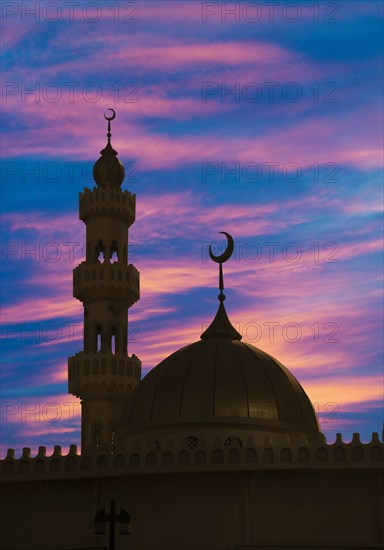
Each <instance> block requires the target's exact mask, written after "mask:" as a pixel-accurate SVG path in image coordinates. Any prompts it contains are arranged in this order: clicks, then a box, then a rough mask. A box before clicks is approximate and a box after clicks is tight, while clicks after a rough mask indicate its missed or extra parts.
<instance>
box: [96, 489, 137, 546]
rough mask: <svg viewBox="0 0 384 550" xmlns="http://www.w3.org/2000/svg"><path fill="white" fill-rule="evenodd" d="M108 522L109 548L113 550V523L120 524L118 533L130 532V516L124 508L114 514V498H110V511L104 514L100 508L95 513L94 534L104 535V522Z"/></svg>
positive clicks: (125, 533) (127, 533)
mask: <svg viewBox="0 0 384 550" xmlns="http://www.w3.org/2000/svg"><path fill="white" fill-rule="evenodd" d="M107 523H109V550H115V524H116V523H119V524H120V535H129V534H130V533H131V516H130V515H129V514H128V512H127V511H126V510H124V508H120V514H119V515H116V500H114V499H112V500H111V513H110V514H106V513H105V508H102V509H101V510H100V511H99V512H97V514H95V531H94V533H95V535H105V530H106V524H107Z"/></svg>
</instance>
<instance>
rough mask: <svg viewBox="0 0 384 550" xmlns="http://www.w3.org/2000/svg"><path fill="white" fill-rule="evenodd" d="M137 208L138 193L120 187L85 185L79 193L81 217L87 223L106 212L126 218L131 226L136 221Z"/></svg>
mask: <svg viewBox="0 0 384 550" xmlns="http://www.w3.org/2000/svg"><path fill="white" fill-rule="evenodd" d="M135 209H136V195H135V194H132V193H130V192H129V191H127V190H125V191H123V190H122V189H120V187H113V186H105V187H102V188H97V187H94V188H93V189H92V190H91V189H88V188H87V187H84V191H83V192H82V193H80V194H79V217H80V219H81V220H82V221H83V222H85V223H86V222H87V221H89V220H90V219H91V218H92V217H94V216H96V217H99V216H100V214H103V213H105V214H113V216H115V217H118V218H121V219H123V220H126V221H127V222H128V226H130V225H132V224H133V222H134V221H135Z"/></svg>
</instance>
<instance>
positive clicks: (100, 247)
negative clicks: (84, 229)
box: [95, 239, 105, 264]
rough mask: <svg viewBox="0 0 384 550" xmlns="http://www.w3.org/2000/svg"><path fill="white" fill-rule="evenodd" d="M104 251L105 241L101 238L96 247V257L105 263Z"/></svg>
mask: <svg viewBox="0 0 384 550" xmlns="http://www.w3.org/2000/svg"><path fill="white" fill-rule="evenodd" d="M104 251H105V246H104V243H103V241H102V240H101V239H99V240H98V241H97V244H96V248H95V257H96V258H97V260H98V261H99V262H100V263H101V264H102V263H104V260H105V255H104Z"/></svg>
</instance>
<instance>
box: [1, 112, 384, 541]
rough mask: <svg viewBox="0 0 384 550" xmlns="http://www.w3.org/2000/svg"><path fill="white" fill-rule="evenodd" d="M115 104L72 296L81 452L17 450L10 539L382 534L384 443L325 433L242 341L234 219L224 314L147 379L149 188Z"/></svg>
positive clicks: (280, 373)
mask: <svg viewBox="0 0 384 550" xmlns="http://www.w3.org/2000/svg"><path fill="white" fill-rule="evenodd" d="M111 112H112V116H110V117H105V118H106V119H107V120H108V134H107V137H108V141H107V145H106V147H105V148H104V149H103V150H102V151H101V156H100V158H99V159H98V160H97V162H96V163H95V165H94V170H93V175H94V179H95V182H96V187H94V188H93V189H92V190H89V189H87V188H84V191H83V192H82V193H80V201H79V209H80V213H79V216H80V219H81V220H82V221H83V222H84V223H85V225H86V244H87V246H86V259H85V261H83V262H82V263H81V264H80V265H78V266H77V267H76V268H75V269H74V272H73V296H74V297H75V298H77V299H78V300H80V301H81V302H82V303H83V305H84V345H83V350H82V351H80V352H79V353H77V354H76V355H74V356H73V357H70V358H69V360H68V388H69V392H70V393H71V394H73V395H75V396H76V397H79V398H80V399H81V407H82V418H81V453H80V454H78V452H77V448H76V445H71V447H70V450H69V453H68V454H62V451H61V447H60V446H55V448H54V452H53V454H52V455H50V456H47V454H46V449H45V447H39V451H38V453H37V455H36V456H33V457H32V456H31V452H30V449H29V448H24V449H23V452H22V455H21V456H20V457H18V458H16V457H15V453H14V450H12V449H10V450H9V451H8V453H7V456H6V458H5V459H3V460H1V461H0V472H1V494H2V499H1V511H0V514H1V520H2V530H1V542H0V548H1V549H3V550H7V549H8V550H10V549H18V550H44V549H45V550H74V549H78V550H79V549H83V550H85V549H87V550H91V549H93V550H97V549H98V550H101V549H109V550H112V549H113V548H115V549H116V550H123V549H127V550H128V549H129V550H283V549H284V550H288V549H289V550H298V549H301V550H304V549H305V550H310V549H311V550H336V549H340V550H341V549H343V550H353V549H356V550H357V549H359V550H368V549H370V550H371V549H378V548H384V521H383V518H384V452H383V450H384V449H383V443H382V442H380V440H379V437H378V434H377V433H373V434H372V440H371V442H370V443H366V444H364V443H362V442H361V441H360V438H359V434H357V433H355V434H354V436H353V439H352V441H351V442H349V443H345V442H343V441H342V438H341V435H340V434H338V435H337V438H336V441H335V442H334V443H333V444H327V442H326V440H325V437H324V435H323V434H322V433H321V432H320V428H319V423H318V420H317V417H316V414H315V411H314V409H313V407H312V404H311V402H310V400H309V398H308V396H307V395H306V393H305V391H304V389H303V388H302V386H301V385H300V383H299V382H298V381H297V380H296V378H295V377H294V376H293V375H292V373H291V372H290V371H289V370H288V369H287V368H286V367H284V366H283V365H282V364H281V363H280V362H279V361H278V360H277V359H275V358H273V357H271V356H270V355H269V354H267V353H265V352H263V351H262V350H260V349H258V348H256V347H254V346H252V345H250V344H248V343H245V342H242V341H241V340H242V338H241V335H240V334H239V333H238V332H237V330H236V329H235V328H234V327H233V325H232V324H231V322H230V320H229V318H228V315H227V312H226V309H225V306H224V301H225V294H224V277H223V263H225V261H227V260H228V258H229V257H230V256H231V253H232V251H233V239H232V236H231V235H229V234H228V233H226V232H222V233H223V234H224V235H225V237H226V239H227V248H226V250H225V251H224V253H223V254H221V256H215V255H214V254H213V253H212V250H211V249H210V256H211V259H212V260H213V261H214V262H216V263H217V264H218V266H219V289H220V290H219V305H218V310H217V313H216V315H215V317H214V319H213V321H212V323H211V324H210V326H209V327H208V328H207V329H206V330H205V331H204V332H203V334H201V336H200V339H199V340H198V341H196V342H194V343H192V344H190V345H187V346H184V347H183V348H181V349H179V350H177V351H175V352H174V353H172V354H171V355H170V356H169V357H166V358H165V359H164V360H163V361H162V362H161V363H160V364H159V365H157V366H156V367H155V368H153V369H152V370H151V371H150V372H149V374H147V375H146V376H145V377H144V378H143V379H141V362H140V360H139V358H138V357H137V356H136V355H131V356H129V355H128V354H127V328H128V323H127V319H128V309H129V308H130V307H131V306H133V305H134V303H135V302H136V301H137V300H139V298H140V290H139V272H138V271H137V269H136V268H135V267H134V266H133V265H132V264H129V263H128V229H129V227H130V226H131V225H132V224H133V223H134V221H135V202H136V196H135V195H132V194H131V193H129V192H128V191H126V190H125V191H122V189H121V184H122V182H123V180H124V167H123V165H122V164H121V162H120V161H119V160H118V159H117V152H116V151H115V150H114V149H113V147H112V144H111V120H113V119H114V118H115V113H114V111H113V110H112V109H111ZM213 265H214V264H213ZM127 535H128V536H127Z"/></svg>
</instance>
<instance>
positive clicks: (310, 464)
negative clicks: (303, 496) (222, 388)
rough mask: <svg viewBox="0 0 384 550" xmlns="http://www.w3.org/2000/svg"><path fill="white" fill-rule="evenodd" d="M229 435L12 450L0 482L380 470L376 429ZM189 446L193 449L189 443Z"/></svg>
mask: <svg viewBox="0 0 384 550" xmlns="http://www.w3.org/2000/svg"><path fill="white" fill-rule="evenodd" d="M226 441H227V439H223V438H216V439H215V443H214V445H212V446H210V447H207V446H205V444H204V441H197V442H195V441H194V442H193V444H192V445H191V440H178V441H175V440H169V441H167V442H166V443H165V444H164V445H163V446H162V445H159V444H157V442H149V443H148V444H147V445H145V446H141V447H140V446H138V444H137V447H136V448H132V449H130V450H129V451H127V450H125V451H124V450H122V449H119V448H117V449H116V451H115V452H114V453H111V452H109V453H108V452H105V453H100V454H85V455H80V454H77V447H76V445H71V446H70V449H69V452H68V453H67V454H62V449H61V447H60V446H55V448H54V452H53V454H52V455H51V456H47V454H46V448H45V447H39V451H38V453H37V454H36V456H34V457H32V456H31V451H30V449H29V448H24V449H23V452H22V455H21V456H20V457H18V458H16V457H15V453H14V451H13V449H9V450H8V453H7V456H6V457H5V458H4V459H3V460H0V478H1V482H3V483H6V482H12V481H22V480H39V479H59V478H60V479H62V478H87V477H105V476H118V475H137V474H148V473H164V472H167V473H171V472H174V473H180V472H203V471H206V472H209V471H239V470H287V469H288V470H289V469H293V470H297V469H298V468H299V469H317V470H318V469H326V470H329V469H336V470H337V469H343V470H345V469H383V467H384V445H383V442H381V441H380V440H379V437H378V434H377V433H373V434H372V440H371V441H370V442H369V443H362V442H361V441H360V438H359V434H354V436H353V439H352V441H350V442H349V443H344V442H343V441H342V439H341V436H340V434H338V437H337V439H336V441H335V442H334V443H333V444H331V445H328V444H323V445H322V444H319V443H316V444H310V443H308V442H306V441H305V437H303V438H302V441H299V442H296V444H292V443H290V442H288V441H287V442H286V443H281V444H279V445H274V444H273V443H272V442H271V438H268V437H266V438H265V441H264V443H263V444H262V445H257V444H256V443H255V441H254V440H253V438H252V437H249V438H248V440H247V442H244V444H243V445H242V446H240V445H237V446H228V445H226ZM191 446H192V448H191Z"/></svg>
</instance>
